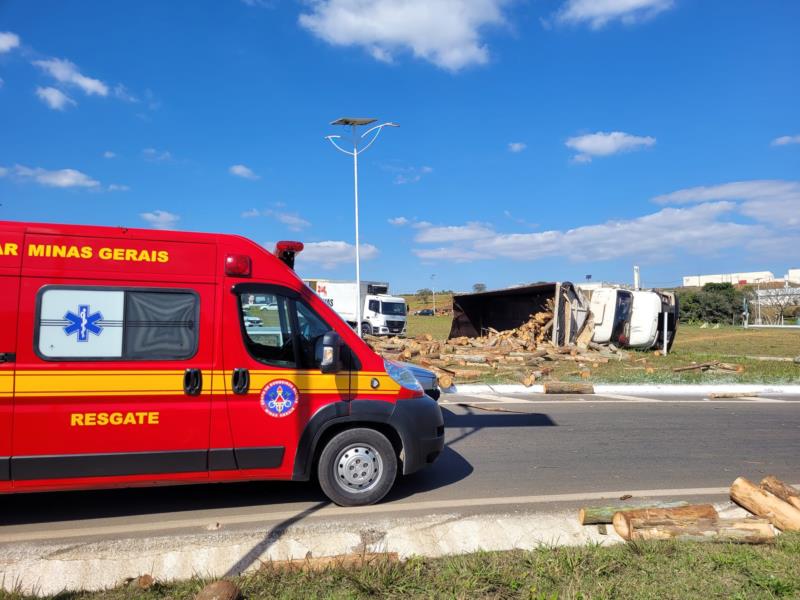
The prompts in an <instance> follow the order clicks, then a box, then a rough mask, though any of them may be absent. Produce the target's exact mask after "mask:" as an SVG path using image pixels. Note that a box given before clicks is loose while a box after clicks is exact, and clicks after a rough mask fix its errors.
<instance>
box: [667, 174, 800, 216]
mask: <svg viewBox="0 0 800 600" xmlns="http://www.w3.org/2000/svg"><path fill="white" fill-rule="evenodd" d="M719 200H727V201H733V202H738V203H739V204H738V208H739V212H741V213H742V214H743V215H745V216H747V217H750V218H751V219H753V220H755V221H760V222H762V223H770V224H772V225H773V226H775V227H777V228H786V227H798V226H800V212H798V208H800V182H798V181H783V180H780V179H761V180H758V179H757V180H751V181H734V182H732V183H724V184H721V185H712V186H699V187H693V188H687V189H683V190H678V191H676V192H672V193H670V194H664V195H662V196H656V197H655V198H653V201H654V202H656V203H658V204H687V203H702V202H715V201H719Z"/></svg>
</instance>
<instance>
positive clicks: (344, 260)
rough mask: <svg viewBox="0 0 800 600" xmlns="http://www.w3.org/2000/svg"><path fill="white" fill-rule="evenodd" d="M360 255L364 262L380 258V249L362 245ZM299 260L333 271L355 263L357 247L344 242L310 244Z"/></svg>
mask: <svg viewBox="0 0 800 600" xmlns="http://www.w3.org/2000/svg"><path fill="white" fill-rule="evenodd" d="M359 255H360V259H361V260H362V261H363V260H372V259H373V258H375V257H377V256H378V249H377V248H376V247H375V246H373V245H372V244H361V246H360V247H359ZM297 260H298V262H301V263H305V264H308V265H313V266H314V267H320V266H321V267H322V268H323V269H333V268H335V267H338V266H340V265H343V264H351V263H355V260H356V247H355V245H354V244H348V243H347V242H342V241H325V242H309V243H307V244H305V248H304V249H303V251H302V252H301V253H300V254H298V255H297Z"/></svg>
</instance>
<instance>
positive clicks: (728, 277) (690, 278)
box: [683, 269, 800, 287]
mask: <svg viewBox="0 0 800 600" xmlns="http://www.w3.org/2000/svg"><path fill="white" fill-rule="evenodd" d="M793 271H794V272H797V275H798V277H800V269H791V270H790V271H789V273H792V272H793ZM767 281H775V275H774V274H773V273H772V271H753V272H752V273H722V274H720V275H686V276H684V278H683V286H684V287H690V286H696V287H701V286H704V285H705V284H707V283H733V284H741V283H758V282H761V283H764V282H767Z"/></svg>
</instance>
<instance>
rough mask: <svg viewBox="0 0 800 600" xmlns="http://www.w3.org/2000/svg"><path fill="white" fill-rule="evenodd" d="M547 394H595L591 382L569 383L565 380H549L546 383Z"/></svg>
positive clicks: (545, 391)
mask: <svg viewBox="0 0 800 600" xmlns="http://www.w3.org/2000/svg"><path fill="white" fill-rule="evenodd" d="M544 393H545V394H594V386H593V385H592V384H591V383H568V382H564V381H548V382H547V383H545V384H544Z"/></svg>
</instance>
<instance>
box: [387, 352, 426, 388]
mask: <svg viewBox="0 0 800 600" xmlns="http://www.w3.org/2000/svg"><path fill="white" fill-rule="evenodd" d="M383 366H384V368H385V369H386V374H387V375H388V376H389V377H391V378H392V381H394V382H395V383H396V384H397V385H399V386H400V387H404V388H406V389H407V390H411V391H413V392H420V393H424V390H423V389H422V386H421V385H420V384H419V381H417V378H416V377H414V375H412V373H411V371H409V370H408V369H406V368H405V367H404V366H402V365H400V364H398V363H396V362H395V361H393V360H386V359H384V361H383Z"/></svg>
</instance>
